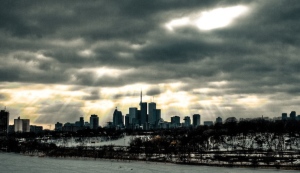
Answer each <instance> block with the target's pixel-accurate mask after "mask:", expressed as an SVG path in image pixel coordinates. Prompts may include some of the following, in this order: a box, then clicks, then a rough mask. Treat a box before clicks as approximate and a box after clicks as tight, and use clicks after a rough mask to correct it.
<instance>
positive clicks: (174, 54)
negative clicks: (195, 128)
mask: <svg viewBox="0 0 300 173" xmlns="http://www.w3.org/2000/svg"><path fill="white" fill-rule="evenodd" d="M65 7H68V8H65ZM299 7H300V2H299V1H293V0H291V1H284V2H283V1H279V0H275V1H271V0H266V1H258V0H253V1H243V0H234V1H231V0H227V1H226V0H225V1H221V2H220V1H189V2H185V3H183V2H182V1H179V0H175V1H163V2H161V1H146V2H145V1H124V2H119V1H97V2H89V3H86V2H81V1H60V2H53V1H43V2H39V1H29V2H26V1H18V2H10V1H6V2H3V3H2V4H1V6H0V11H1V13H0V39H1V44H0V45H1V46H0V60H1V63H0V106H1V107H2V108H1V109H4V107H6V108H7V110H8V111H9V112H10V124H13V120H14V119H17V117H22V118H24V119H30V123H32V124H37V125H43V126H44V127H47V126H48V124H55V123H56V122H68V121H69V122H74V121H77V120H78V119H79V117H84V118H85V119H88V118H89V116H90V115H92V114H96V115H98V116H99V121H100V125H101V126H104V125H105V123H106V122H108V121H111V120H112V115H113V112H114V110H115V107H118V110H120V111H121V112H122V113H123V115H124V116H125V115H126V114H127V113H129V110H128V108H129V107H137V108H139V102H140V98H139V95H140V92H141V90H142V91H143V93H144V94H143V102H148V103H150V102H155V103H156V104H157V105H158V106H157V107H158V108H159V109H161V117H162V118H163V119H166V120H169V118H170V117H171V116H175V115H176V116H180V117H181V119H183V118H184V117H186V116H192V115H193V114H200V115H201V121H208V120H215V119H216V118H217V117H222V118H223V119H226V118H227V117H232V116H234V117H237V118H246V117H247V118H248V117H250V118H255V117H259V116H261V115H264V116H266V117H279V116H281V113H283V112H286V113H289V112H290V111H292V110H296V111H297V110H298V107H299V105H300V96H298V94H299V91H300V90H299V87H298V86H299V85H298V84H299V81H300V80H299V77H298V76H299V75H300V72H299V70H298V69H299V66H300V59H299V57H298V55H299V53H300V52H299V51H300V50H299V49H297V48H298V45H299V43H298V42H299V39H298V37H299V36H298V33H297V31H298V28H299V26H300V23H299V20H298V18H299V16H300V15H299V14H300V12H299V10H298V9H299ZM20 9H21V10H20ZM153 97H154V98H153ZM153 99H154V100H153ZM153 106H154V105H153Z"/></svg>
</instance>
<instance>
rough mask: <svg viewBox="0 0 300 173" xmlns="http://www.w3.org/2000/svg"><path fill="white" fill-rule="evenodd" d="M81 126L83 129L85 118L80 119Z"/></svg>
mask: <svg viewBox="0 0 300 173" xmlns="http://www.w3.org/2000/svg"><path fill="white" fill-rule="evenodd" d="M79 122H80V123H79V124H80V127H83V126H84V118H83V117H80V119H79Z"/></svg>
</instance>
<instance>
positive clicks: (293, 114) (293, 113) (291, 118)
mask: <svg viewBox="0 0 300 173" xmlns="http://www.w3.org/2000/svg"><path fill="white" fill-rule="evenodd" d="M290 120H296V111H292V112H291V113H290Z"/></svg>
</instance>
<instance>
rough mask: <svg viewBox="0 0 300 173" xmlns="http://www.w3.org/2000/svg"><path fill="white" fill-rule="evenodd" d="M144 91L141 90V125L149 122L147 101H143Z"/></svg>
mask: <svg viewBox="0 0 300 173" xmlns="http://www.w3.org/2000/svg"><path fill="white" fill-rule="evenodd" d="M142 95H143V93H142V92H141V101H140V108H141V119H140V120H141V122H140V125H143V124H145V123H147V122H148V118H147V102H143V100H142Z"/></svg>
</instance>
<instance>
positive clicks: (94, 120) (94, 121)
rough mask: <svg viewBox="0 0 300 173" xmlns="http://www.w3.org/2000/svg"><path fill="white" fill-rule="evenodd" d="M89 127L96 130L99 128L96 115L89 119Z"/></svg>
mask: <svg viewBox="0 0 300 173" xmlns="http://www.w3.org/2000/svg"><path fill="white" fill-rule="evenodd" d="M90 126H91V129H97V128H98V127H99V117H98V115H95V114H93V115H91V117H90Z"/></svg>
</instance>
